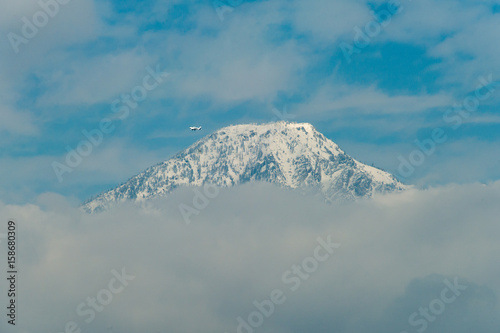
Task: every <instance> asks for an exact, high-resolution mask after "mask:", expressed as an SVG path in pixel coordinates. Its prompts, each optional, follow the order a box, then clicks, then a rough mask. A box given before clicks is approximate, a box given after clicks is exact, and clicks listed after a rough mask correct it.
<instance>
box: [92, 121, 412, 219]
mask: <svg viewBox="0 0 500 333" xmlns="http://www.w3.org/2000/svg"><path fill="white" fill-rule="evenodd" d="M250 181H265V182H270V183H273V184H276V185H279V186H282V187H286V188H292V189H302V190H318V191H319V192H320V193H322V194H323V195H324V197H325V199H326V200H328V201H333V200H337V199H347V200H352V199H357V198H368V197H371V196H372V195H373V194H374V193H377V192H378V193H384V192H392V191H400V190H404V189H405V188H406V186H405V185H403V184H401V183H400V182H398V181H397V180H396V178H395V177H394V176H392V175H391V174H389V173H387V172H384V171H382V170H379V169H377V168H374V167H371V166H368V165H365V164H363V163H360V162H358V161H356V160H355V159H353V158H352V157H350V156H349V155H347V154H346V153H344V152H343V151H342V150H341V149H340V148H339V147H338V146H337V145H336V144H335V143H334V142H332V141H330V140H329V139H327V138H326V137H325V136H324V135H323V134H321V133H319V132H318V131H316V129H315V128H314V127H313V126H312V125H311V124H308V123H300V124H299V123H289V122H283V121H282V122H277V123H269V124H263V125H235V126H229V127H225V128H222V129H220V130H218V131H216V132H214V133H213V134H211V135H208V136H206V137H204V138H203V139H201V140H199V141H197V142H196V143H194V144H193V145H191V146H190V147H189V148H187V149H186V150H184V151H182V152H180V153H178V154H177V155H175V156H174V157H172V158H171V159H169V160H167V161H165V162H162V163H160V164H157V165H155V166H153V167H150V168H148V169H147V170H145V171H144V172H142V173H140V174H138V175H137V176H134V177H132V178H131V179H130V180H128V181H127V182H126V183H124V184H123V185H120V186H118V187H117V188H115V189H112V190H110V191H108V192H105V193H102V194H100V195H99V196H97V197H95V198H93V199H90V200H89V201H87V202H86V203H84V205H83V208H84V209H85V210H86V211H87V212H98V211H101V210H104V209H107V208H109V207H111V206H112V205H113V204H115V203H117V202H121V201H125V200H133V201H138V202H140V201H144V200H147V199H149V198H153V197H157V196H164V195H167V194H168V193H170V192H171V191H173V190H174V189H175V188H177V187H180V186H202V185H203V184H207V183H208V184H215V185H218V186H221V187H228V186H233V185H237V184H242V183H246V182H250Z"/></svg>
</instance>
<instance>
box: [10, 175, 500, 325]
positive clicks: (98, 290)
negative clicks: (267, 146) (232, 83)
mask: <svg viewBox="0 0 500 333" xmlns="http://www.w3.org/2000/svg"><path fill="white" fill-rule="evenodd" d="M499 199H500V182H497V183H493V184H490V185H480V184H473V185H450V186H446V187H442V188H433V189H428V190H425V191H424V190H410V191H408V192H406V193H403V194H397V195H389V196H380V197H376V198H375V199H374V200H371V201H362V202H358V203H352V204H348V205H343V206H340V205H327V204H324V203H322V202H321V201H318V200H317V199H316V198H313V197H302V196H300V195H298V194H296V193H293V192H289V191H285V190H281V189H277V188H275V187H273V186H271V185H267V184H254V185H246V186H240V187H237V188H232V189H225V190H221V191H220V193H219V195H218V196H217V197H215V198H213V199H211V200H210V202H209V204H208V205H207V207H206V208H204V209H203V210H201V211H200V213H199V215H197V216H194V217H193V218H192V223H191V224H190V225H189V226H187V225H186V224H185V223H184V221H183V219H182V216H181V214H180V213H179V210H178V205H179V204H180V203H185V204H191V203H192V200H193V191H192V190H191V189H181V190H178V191H176V192H174V194H172V195H171V196H170V197H169V198H168V199H161V200H157V201H155V202H151V203H148V204H147V205H145V206H144V207H142V208H140V207H132V206H127V205H125V206H121V207H118V208H116V209H114V210H111V211H108V212H104V213H102V214H97V215H85V214H83V213H81V212H80V211H78V210H77V209H75V208H73V207H71V205H70V204H69V203H68V201H67V199H66V198H64V197H61V196H58V195H55V194H44V195H42V196H40V197H39V198H38V201H37V202H36V204H33V205H25V206H14V205H4V204H0V211H1V212H2V216H4V217H5V218H12V219H15V220H16V221H17V222H18V241H19V250H18V253H19V258H18V261H19V264H20V271H21V274H20V275H19V278H20V280H19V284H18V286H19V289H20V292H19V299H18V301H19V309H18V320H19V324H18V326H16V330H14V331H13V330H12V329H10V328H8V327H6V324H5V321H2V325H3V326H2V332H16V333H17V332H35V331H36V332H50V333H53V332H63V331H64V329H65V327H66V325H68V323H70V324H69V325H70V326H69V327H70V328H72V327H73V326H71V325H77V327H78V328H79V329H81V331H82V332H101V331H102V332H109V331H111V332H120V333H133V332H138V331H145V332H193V331H198V332H201V331H203V332H221V333H224V332H228V333H232V332H237V331H238V325H239V323H240V322H239V321H238V318H242V319H243V320H244V321H245V322H246V323H247V324H248V322H249V320H250V321H252V320H253V322H254V323H256V322H257V323H258V319H259V316H258V315H256V314H255V312H256V311H257V307H256V305H255V303H254V302H256V303H258V304H264V305H263V306H264V309H266V307H265V306H268V307H267V309H268V311H267V312H270V309H271V307H270V306H269V303H268V302H267V303H266V300H269V299H271V295H272V293H273V291H275V292H276V291H281V293H282V294H281V295H280V296H281V298H279V300H280V302H278V303H274V305H273V307H274V309H273V311H272V314H271V315H270V316H269V317H267V316H264V315H262V319H263V320H262V321H263V322H262V323H261V324H260V326H258V327H257V328H255V329H254V331H255V332H280V333H281V332H283V333H284V332H332V331H335V332H362V331H371V332H377V333H378V332H380V333H382V332H384V333H385V332H396V333H399V332H403V331H406V332H408V333H411V332H418V330H419V329H420V330H422V328H423V326H424V324H423V321H422V320H424V319H422V318H424V317H422V315H420V312H419V311H420V310H419V309H420V307H422V308H428V309H431V310H428V311H431V312H429V313H430V315H432V316H433V317H435V318H434V320H433V321H431V320H427V319H426V320H427V327H426V328H425V330H423V331H426V332H453V333H456V332H470V331H475V332H496V330H497V329H498V327H499V324H500V323H499V320H498V318H500V315H499V312H500V311H499V307H498V302H497V299H498V295H499V294H500V283H499V281H498V276H500V268H499V266H498V255H499V253H500V251H499V250H500V245H499V243H498V234H499V231H500V230H499V229H500V224H499V223H498V216H499V213H500V212H499V210H500V208H499V207H498V205H496V203H498V201H499ZM2 228H3V227H2ZM1 231H2V230H0V232H1ZM328 236H330V237H331V241H333V242H335V243H338V244H340V246H339V247H338V248H335V249H334V251H333V254H331V255H330V256H329V257H328V258H326V257H325V256H326V253H327V252H325V251H324V250H321V249H319V250H316V248H317V247H318V244H319V243H318V237H320V238H322V239H323V240H325V241H326V240H327V239H328ZM2 251H3V249H2ZM317 251H319V252H318V253H316V252H317ZM316 254H318V255H319V256H322V257H323V258H325V260H324V261H321V262H319V261H318V262H317V265H316V266H317V267H314V262H313V261H312V259H310V258H313V257H314V256H315V255H316ZM308 258H309V259H308ZM4 260H5V259H4V256H1V259H0V265H2V267H4V266H3V265H5V263H4ZM294 265H297V266H298V267H302V268H299V271H300V274H299V271H295V268H294ZM304 265H305V266H304ZM311 265H313V266H312V267H313V268H314V269H312V268H311ZM304 267H306V268H307V269H308V270H310V273H308V274H306V272H305V271H304ZM122 269H123V270H124V272H125V274H126V275H127V276H133V277H134V278H133V279H130V280H127V285H126V286H125V287H123V288H119V287H120V286H121V285H120V283H119V282H118V280H113V279H116V278H115V276H116V275H115V274H114V273H113V271H115V273H116V272H118V273H121V272H122ZM287 272H288V273H287ZM285 273H286V274H285ZM284 275H286V277H284ZM306 275H307V277H306ZM455 279H457V280H456V281H457V283H458V284H459V285H461V286H462V285H463V286H466V287H465V289H463V288H461V287H459V292H460V293H461V294H460V295H459V296H457V297H455V299H454V300H453V302H444V301H443V300H444V298H443V300H441V299H442V298H441V297H442V294H441V293H442V290H443V289H444V288H446V287H447V286H448V285H447V284H446V283H445V282H444V281H445V280H448V281H449V283H454V282H455ZM0 286H1V287H0V293H1V294H4V293H5V292H6V290H5V287H6V285H5V283H0ZM117 288H118V289H120V292H116V293H114V292H113V293H111V292H110V290H111V291H113V290H115V291H116V290H117ZM453 292H454V291H453V290H451V291H447V292H445V293H444V295H445V297H446V300H449V299H451V298H452V297H453ZM276 295H277V294H274V296H276ZM109 296H111V298H110V297H109ZM93 299H94V302H97V303H95V304H96V309H99V310H100V311H98V310H93V308H92V306H91V305H90V304H92V303H89V302H92V300H93ZM101 301H102V302H104V303H105V304H104V305H103V304H101V303H99V302H101ZM439 302H442V303H443V305H444V306H445V308H444V309H441V308H440V305H441V304H440V303H439ZM78 309H79V310H80V315H79V314H78V313H77V311H78ZM263 311H264V312H266V310H263ZM432 311H435V312H438V313H439V314H438V315H435V314H433V312H432ZM82 312H83V313H84V315H81V314H82ZM92 312H93V315H91V313H92ZM261 313H262V312H261ZM414 313H417V314H418V317H415V316H414V317H413V320H414V322H416V321H418V324H414V325H413V326H412V325H411V324H410V323H409V318H410V316H412V314H414ZM252 314H253V317H251V316H252ZM249 316H250V319H249ZM87 321H89V322H87ZM71 322H73V323H74V324H73V323H71ZM248 327H250V326H248ZM248 327H247V328H244V327H243V326H241V327H240V330H239V331H240V332H249V331H250V329H253V328H252V327H250V329H248ZM9 329H10V330H9Z"/></svg>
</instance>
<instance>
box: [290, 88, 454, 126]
mask: <svg viewBox="0 0 500 333" xmlns="http://www.w3.org/2000/svg"><path fill="white" fill-rule="evenodd" d="M452 102H453V99H452V97H451V96H450V95H448V94H445V93H440V94H435V95H428V94H423V95H389V94H388V93H386V92H384V91H381V90H380V89H378V88H377V87H375V86H369V87H359V86H349V85H344V84H338V85H328V86H323V87H321V88H319V89H318V91H317V93H316V95H315V96H313V98H312V99H311V101H308V102H306V103H305V104H304V105H302V106H301V107H300V108H301V111H300V112H302V113H303V114H304V115H308V116H318V115H319V117H320V118H328V117H332V116H338V115H342V114H347V113H348V114H378V115H389V114H404V113H416V112H426V111H428V110H430V109H433V108H438V107H447V106H449V105H451V104H452Z"/></svg>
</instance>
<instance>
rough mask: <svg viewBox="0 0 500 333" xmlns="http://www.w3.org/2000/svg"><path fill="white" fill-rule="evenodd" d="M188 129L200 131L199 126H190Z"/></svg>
mask: <svg viewBox="0 0 500 333" xmlns="http://www.w3.org/2000/svg"><path fill="white" fill-rule="evenodd" d="M189 129H190V130H191V131H201V126H200V127H195V126H191V127H189Z"/></svg>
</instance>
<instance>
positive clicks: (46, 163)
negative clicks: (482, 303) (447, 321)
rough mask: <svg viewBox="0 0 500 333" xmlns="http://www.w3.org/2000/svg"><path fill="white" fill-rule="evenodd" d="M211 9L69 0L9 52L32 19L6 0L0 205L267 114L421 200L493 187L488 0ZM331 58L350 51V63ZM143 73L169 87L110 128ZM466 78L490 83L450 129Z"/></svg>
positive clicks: (108, 176) (111, 176)
mask: <svg viewBox="0 0 500 333" xmlns="http://www.w3.org/2000/svg"><path fill="white" fill-rule="evenodd" d="M43 3H45V2H43ZM223 3H224V2H211V1H178V0H172V1H148V2H147V3H144V2H142V1H76V0H73V1H70V2H68V3H67V4H64V5H63V4H61V5H58V7H59V8H58V9H57V13H55V14H54V15H53V17H49V18H48V20H47V22H46V24H42V26H41V27H39V28H38V31H37V33H36V34H35V35H34V36H31V37H30V38H26V43H20V44H18V45H17V46H16V47H13V43H12V41H11V40H9V36H11V37H10V38H12V36H13V35H12V34H16V35H17V36H21V37H22V36H23V31H22V29H23V25H24V24H25V23H24V22H25V21H23V18H26V19H27V20H28V21H29V22H31V23H33V20H36V19H40V17H42V16H43V14H42V16H40V14H39V12H40V11H41V10H42V7H41V6H40V4H39V3H36V2H34V1H15V0H7V1H6V3H5V4H4V6H3V8H4V9H3V10H2V13H0V34H1V35H2V36H3V37H2V39H1V46H0V170H1V175H0V182H1V183H2V186H1V189H0V199H1V200H3V201H4V202H6V203H28V202H31V201H32V200H34V198H36V197H37V196H38V195H40V194H42V193H45V192H56V193H59V194H62V195H64V196H68V197H72V198H73V200H74V201H75V202H79V201H81V200H84V199H86V198H87V197H89V196H91V195H94V194H97V193H99V192H100V191H103V190H106V189H108V188H110V187H113V186H115V185H117V184H119V183H121V182H124V181H126V180H127V179H128V178H129V177H131V176H133V175H134V174H136V173H137V172H139V171H141V170H143V169H145V168H146V167H148V166H150V165H152V164H155V163H157V162H160V161H162V160H165V159H168V158H169V157H170V156H172V155H173V154H175V153H176V152H178V151H179V150H181V149H183V148H185V147H187V146H189V145H190V144H191V143H193V142H194V141H196V140H197V139H199V138H200V137H202V136H203V135H205V134H207V133H209V132H211V131H213V130H216V129H218V128H220V127H223V126H226V125H231V124H237V123H248V122H257V123H260V122H269V121H273V120H277V117H276V112H273V110H278V111H279V113H281V114H282V115H285V118H286V119H289V120H293V121H299V122H310V123H312V124H313V125H314V126H315V127H316V128H317V129H318V130H319V131H321V132H323V133H324V134H325V135H326V136H327V137H329V138H330V139H332V140H333V141H335V142H336V143H338V144H339V145H340V146H341V148H343V149H344V150H345V151H346V152H347V153H348V154H350V155H352V156H353V157H355V158H357V159H359V160H360V161H363V162H365V163H369V164H371V163H374V165H376V166H378V167H381V168H384V169H385V170H387V171H390V172H392V173H394V174H396V175H397V176H399V177H400V178H401V179H402V180H404V181H405V182H407V183H411V184H416V185H417V186H419V187H428V186H434V185H441V184H449V183H473V182H485V183H487V182H491V181H495V180H498V179H500V171H499V170H500V156H498V155H497V152H498V151H500V134H499V133H500V131H499V129H500V116H499V115H498V113H497V111H496V110H497V109H498V106H499V105H500V86H497V85H496V82H497V81H500V59H499V58H498V54H500V53H499V51H500V43H499V40H498V39H499V38H500V37H499V34H498V31H499V28H500V13H499V10H498V8H499V7H500V2H499V1H492V0H491V1H480V2H478V1H458V0H444V1H435V0H419V1H408V0H405V1H400V2H397V1H396V2H392V3H388V2H384V1H355V0H354V1H353V0H338V1H326V0H311V1H295V0H291V1H274V0H272V1H232V2H225V3H226V5H224V4H223ZM394 3H396V4H394ZM390 9H395V12H394V13H393V14H392V15H391V16H390V17H385V19H383V20H379V19H377V18H376V16H374V13H376V14H377V13H378V14H379V15H381V13H386V12H388V11H389V10H390ZM37 15H38V16H37ZM47 17H48V16H47ZM42 23H44V22H42ZM370 27H371V28H372V29H375V30H371V32H370V35H371V36H368V35H367V32H369V31H370V30H367V29H369V28H370ZM359 31H363V33H364V34H365V36H368V39H367V40H365V42H364V44H360V43H359V42H358V43H356V41H359V34H358V32H359ZM357 34H358V36H357ZM357 38H358V39H357ZM345 45H351V46H352V47H357V49H358V51H359V52H355V53H353V54H352V56H351V59H350V61H348V60H347V58H346V57H345V56H344V53H345V52H344V51H343V48H344V49H345ZM15 48H17V49H18V50H17V51H18V52H17V53H16V50H15ZM157 66H158V68H159V70H160V71H162V72H167V73H169V75H168V77H167V76H165V78H164V80H163V81H162V82H161V83H160V84H158V86H157V87H155V88H154V89H152V90H151V91H148V93H147V97H145V99H144V100H143V101H141V102H140V103H138V105H137V107H135V108H133V109H131V110H130V112H129V114H128V115H127V117H126V118H124V119H119V118H118V116H119V114H120V113H116V112H113V102H114V101H116V100H118V101H122V96H123V94H130V93H131V92H132V91H133V90H134V88H136V87H138V86H141V85H142V84H143V82H144V78H145V76H146V75H148V73H149V72H148V68H149V69H153V70H156V68H157ZM480 78H486V79H488V78H490V79H491V80H490V82H491V84H490V85H489V86H488V87H489V88H490V89H491V94H489V96H488V97H487V98H485V99H484V100H481V101H480V104H479V105H478V107H477V109H476V110H475V111H474V112H469V113H468V117H467V118H463V123H462V124H461V125H460V126H459V127H458V128H457V129H452V128H451V124H450V123H449V122H446V121H445V120H444V118H443V116H444V114H445V113H446V112H447V111H448V110H450V108H451V107H452V106H453V105H454V104H456V103H462V102H463V101H464V100H465V99H466V98H467V96H471V95H474V91H475V90H476V89H477V87H478V85H480V84H481V83H480ZM151 82H152V81H150V83H151ZM497 89H498V90H497ZM119 105H121V106H123V105H124V104H123V102H121V104H119ZM115 106H116V105H115ZM285 110H286V112H285ZM286 115H288V116H289V117H288V118H287V116H286ZM106 118H109V119H111V121H112V124H113V126H114V130H113V131H111V133H108V134H105V135H104V136H103V139H102V143H100V144H99V145H97V146H94V147H93V148H92V152H91V153H90V154H89V155H88V156H85V157H84V158H83V160H82V162H81V163H80V164H79V165H78V166H77V167H75V168H73V169H72V172H71V173H66V174H64V177H63V181H59V180H58V177H57V175H56V173H55V172H54V170H53V163H54V162H59V163H63V162H64V159H65V157H66V154H67V153H68V149H69V150H71V149H75V148H76V147H77V146H78V145H79V143H80V142H82V140H85V139H86V137H85V136H84V134H82V131H83V130H86V131H92V130H94V129H98V128H99V124H100V122H101V120H102V119H106ZM286 119H285V120H286ZM190 125H202V126H203V128H204V131H203V132H201V133H200V132H197V133H192V132H190V131H187V126H190ZM436 128H442V129H443V130H445V131H446V133H447V137H448V139H447V141H446V142H444V143H441V144H438V145H437V146H436V149H435V152H434V153H433V154H431V155H430V156H426V159H425V162H424V163H423V164H422V165H419V166H418V167H416V168H415V171H414V172H412V173H411V175H409V176H407V177H403V176H402V175H400V174H398V173H399V172H398V167H399V165H400V160H399V159H398V157H399V156H403V157H404V158H408V156H409V155H410V154H411V153H412V152H413V151H414V150H415V149H416V148H417V146H416V145H415V142H414V141H415V140H416V139H418V140H425V139H428V138H430V137H431V136H432V132H433V130H434V129H436Z"/></svg>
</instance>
